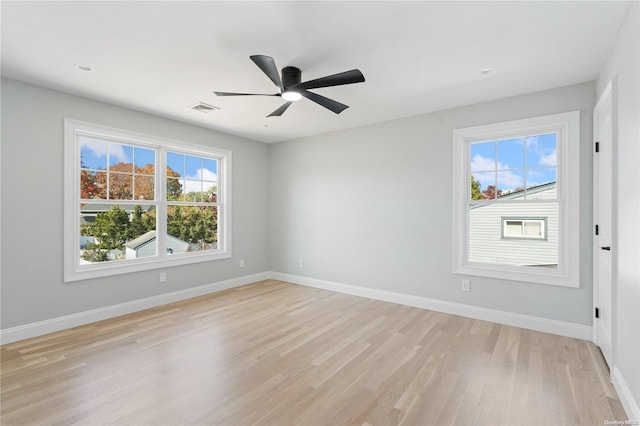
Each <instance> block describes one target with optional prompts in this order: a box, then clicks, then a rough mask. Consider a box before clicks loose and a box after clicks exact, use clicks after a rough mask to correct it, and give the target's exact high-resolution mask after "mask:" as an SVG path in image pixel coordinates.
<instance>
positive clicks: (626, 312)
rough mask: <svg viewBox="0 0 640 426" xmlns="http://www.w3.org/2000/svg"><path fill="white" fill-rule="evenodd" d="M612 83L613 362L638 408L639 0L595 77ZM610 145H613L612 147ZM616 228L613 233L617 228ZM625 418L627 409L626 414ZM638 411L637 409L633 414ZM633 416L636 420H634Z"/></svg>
mask: <svg viewBox="0 0 640 426" xmlns="http://www.w3.org/2000/svg"><path fill="white" fill-rule="evenodd" d="M612 80H613V82H614V86H613V87H614V92H613V132H614V140H616V141H617V155H615V154H614V157H615V158H614V162H615V163H617V164H614V168H613V170H614V182H617V183H614V185H615V188H614V193H613V195H614V198H616V199H617V202H615V201H614V213H613V220H614V228H615V229H614V241H613V244H612V246H613V247H612V248H613V250H612V255H613V273H614V280H613V309H614V311H615V317H614V323H613V325H614V330H613V365H614V366H615V368H617V369H619V371H620V372H621V375H622V376H623V377H624V379H625V381H626V383H627V386H628V388H629V391H630V393H631V395H630V397H631V398H632V399H633V400H634V402H635V404H636V409H637V407H640V225H638V219H640V190H638V183H639V182H640V167H638V162H639V161H640V3H638V2H634V3H633V4H632V5H631V8H630V10H629V14H628V15H627V18H626V21H625V23H624V26H623V27H622V30H621V31H620V34H619V36H618V40H617V41H616V45H615V48H614V49H613V51H612V53H611V56H610V57H609V58H608V59H607V62H606V64H605V66H604V69H603V71H602V72H601V73H600V77H599V78H598V82H597V88H598V95H600V94H602V92H603V91H604V89H605V87H606V86H607V84H608V83H609V81H612ZM614 149H615V148H614ZM616 229H617V232H616ZM627 414H629V415H630V416H631V415H632V414H631V413H627ZM636 415H638V413H636ZM636 420H638V419H637V418H636Z"/></svg>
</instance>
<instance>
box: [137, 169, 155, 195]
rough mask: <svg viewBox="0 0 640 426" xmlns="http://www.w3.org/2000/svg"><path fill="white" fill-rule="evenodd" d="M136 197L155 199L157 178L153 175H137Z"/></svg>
mask: <svg viewBox="0 0 640 426" xmlns="http://www.w3.org/2000/svg"><path fill="white" fill-rule="evenodd" d="M133 182H134V184H135V185H134V197H133V198H134V199H136V200H155V192H154V191H155V178H154V177H153V176H144V175H142V176H140V175H136V176H135V178H134V180H133Z"/></svg>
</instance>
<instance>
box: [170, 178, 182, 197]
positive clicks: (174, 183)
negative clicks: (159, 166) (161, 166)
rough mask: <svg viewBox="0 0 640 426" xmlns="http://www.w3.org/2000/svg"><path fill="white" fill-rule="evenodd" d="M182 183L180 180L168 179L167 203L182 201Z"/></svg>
mask: <svg viewBox="0 0 640 426" xmlns="http://www.w3.org/2000/svg"><path fill="white" fill-rule="evenodd" d="M182 199H183V195H182V183H181V182H180V181H179V180H178V179H174V178H170V177H168V178H167V201H182Z"/></svg>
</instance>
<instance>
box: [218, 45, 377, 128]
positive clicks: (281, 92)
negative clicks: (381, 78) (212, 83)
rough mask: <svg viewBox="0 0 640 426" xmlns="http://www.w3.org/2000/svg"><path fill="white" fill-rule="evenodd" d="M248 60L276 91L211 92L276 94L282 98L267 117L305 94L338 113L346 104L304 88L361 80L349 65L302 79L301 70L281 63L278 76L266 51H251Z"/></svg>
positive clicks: (357, 71)
mask: <svg viewBox="0 0 640 426" xmlns="http://www.w3.org/2000/svg"><path fill="white" fill-rule="evenodd" d="M250 58H251V60H252V61H253V62H254V63H255V64H256V65H257V66H258V68H260V69H261V70H262V72H264V73H265V74H266V75H267V77H269V79H270V80H271V81H273V83H274V84H275V85H276V87H277V88H278V93H273V94H265V93H229V92H213V93H215V94H216V95H217V96H280V97H281V98H282V99H284V100H285V101H286V103H285V104H284V105H282V106H281V107H280V108H278V109H277V110H275V111H273V112H272V113H271V114H269V115H267V117H279V116H281V115H282V113H283V112H285V111H286V110H287V108H289V106H291V104H292V103H293V102H295V101H297V100H300V99H302V97H305V98H307V99H309V100H311V101H313V102H315V103H317V104H318V105H322V106H323V107H325V108H327V109H329V110H331V111H333V112H335V113H336V114H340V113H341V112H342V111H344V110H345V109H347V108H349V106H348V105H345V104H341V103H340V102H337V101H334V100H333V99H329V98H327V97H324V96H321V95H318V94H317V93H313V92H309V90H308V89H319V88H321V87H331V86H341V85H343V84H352V83H362V82H363V81H364V76H363V75H362V73H361V72H360V70H357V69H353V70H350V71H345V72H341V73H338V74H333V75H329V76H326V77H321V78H317V79H315V80H309V81H305V82H304V83H302V82H301V81H302V72H301V71H300V69H299V68H296V67H284V68H283V69H282V79H281V78H280V74H278V68H276V63H275V61H274V60H273V58H272V57H271V56H266V55H253V56H250Z"/></svg>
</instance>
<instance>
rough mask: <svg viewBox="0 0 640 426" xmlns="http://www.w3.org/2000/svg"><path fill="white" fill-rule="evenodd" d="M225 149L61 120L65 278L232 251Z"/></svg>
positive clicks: (224, 255)
mask: <svg viewBox="0 0 640 426" xmlns="http://www.w3.org/2000/svg"><path fill="white" fill-rule="evenodd" d="M230 166H231V153H230V152H229V151H224V150H219V149H214V148H210V147H205V146H200V145H192V144H187V143H184V142H178V141H171V140H166V139H161V138H157V137H153V136H148V135H141V134H136V133H131V132H126V131H122V130H116V129H110V128H106V127H103V126H97V125H93V124H88V123H82V122H78V121H73V120H65V240H64V245H65V281H75V280H81V279H86V278H95V277H101V276H107V275H114V274H121V273H127V272H134V271H140V270H147V269H154V268H162V267H167V266H174V265H181V264H186V263H193V262H202V261H209V260H215V259H222V258H228V257H231V236H230V229H231V227H230V223H229V218H230V196H229V189H230Z"/></svg>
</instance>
